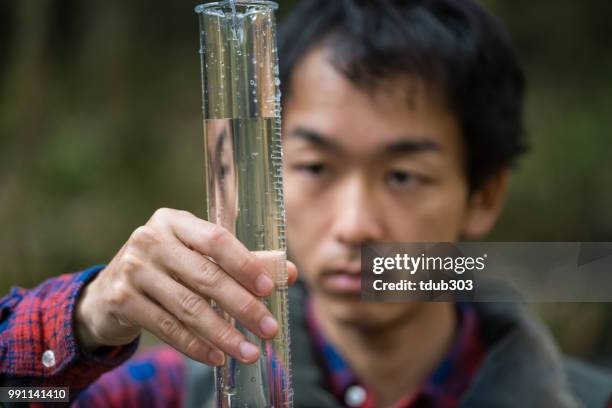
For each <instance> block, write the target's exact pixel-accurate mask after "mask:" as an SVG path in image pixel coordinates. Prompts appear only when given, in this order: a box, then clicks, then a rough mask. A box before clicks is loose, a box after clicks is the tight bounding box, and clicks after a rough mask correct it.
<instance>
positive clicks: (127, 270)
mask: <svg viewBox="0 0 612 408" xmlns="http://www.w3.org/2000/svg"><path fill="white" fill-rule="evenodd" d="M119 265H120V269H119V270H120V271H121V275H122V276H132V275H133V274H134V273H136V271H138V270H139V269H141V268H142V267H143V262H142V260H141V259H140V257H139V256H137V255H136V254H135V253H134V251H133V250H131V249H127V250H126V251H125V252H124V253H123V254H122V255H121V258H120V259H119Z"/></svg>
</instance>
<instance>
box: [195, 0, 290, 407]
mask: <svg viewBox="0 0 612 408" xmlns="http://www.w3.org/2000/svg"><path fill="white" fill-rule="evenodd" d="M277 7H278V6H277V4H276V3H274V2H271V1H257V0H250V1H241V0H236V1H223V2H215V3H207V4H202V5H199V6H197V7H196V13H197V14H198V16H199V22H200V55H201V64H202V90H203V91H202V94H203V95H202V97H203V113H204V152H205V154H204V160H205V177H206V203H207V205H206V210H207V214H206V218H207V219H208V220H209V221H211V222H214V223H217V224H219V225H222V226H223V227H225V228H226V229H228V230H229V231H231V232H232V233H233V234H235V235H236V237H237V238H238V239H239V240H240V241H241V242H242V243H243V244H244V245H245V246H246V247H247V248H248V249H249V250H251V251H253V252H254V253H255V255H256V256H258V257H259V258H261V259H262V261H263V262H264V264H265V266H266V269H267V271H268V273H269V274H270V276H271V277H272V278H273V280H274V281H275V283H276V286H275V290H274V292H273V294H272V295H271V296H268V297H266V298H265V299H263V301H264V303H265V304H266V305H267V306H268V308H269V309H270V311H271V312H272V314H273V315H274V317H275V319H276V320H277V321H278V323H279V333H278V335H277V336H276V337H275V338H274V339H273V340H270V341H262V340H260V339H259V338H258V337H257V336H255V335H254V334H252V333H250V332H249V331H248V330H246V329H245V328H244V327H242V326H241V325H240V324H239V323H238V322H236V321H235V320H234V319H233V318H232V317H231V316H229V315H228V314H227V313H225V312H223V311H222V310H220V308H219V307H218V306H217V305H215V304H214V302H212V303H213V307H215V308H216V309H217V311H218V312H219V313H221V314H222V315H223V316H224V317H225V318H226V319H227V320H229V321H230V322H232V324H234V325H235V326H236V328H237V329H238V330H240V331H241V332H242V333H244V335H245V336H246V337H247V339H248V340H249V341H250V342H252V343H253V344H256V345H258V346H259V348H260V358H259V360H258V361H257V362H256V363H254V364H252V365H245V364H242V363H241V362H240V361H238V360H235V359H233V358H231V356H226V357H227V358H226V363H225V364H224V365H223V366H221V367H218V368H216V369H215V382H216V392H217V394H216V400H217V406H218V407H258V408H259V407H287V406H292V391H291V384H290V354H289V323H288V310H287V309H288V304H287V303H288V301H287V268H286V244H285V213H284V201H283V176H282V167H283V166H282V156H283V154H282V147H281V139H280V130H281V127H280V89H279V85H280V80H279V79H278V58H277V49H276V23H275V16H274V11H275V10H276V8H277Z"/></svg>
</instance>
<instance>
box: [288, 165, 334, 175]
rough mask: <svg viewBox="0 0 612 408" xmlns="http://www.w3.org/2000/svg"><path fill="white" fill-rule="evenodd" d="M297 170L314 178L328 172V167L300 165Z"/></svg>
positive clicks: (296, 167)
mask: <svg viewBox="0 0 612 408" xmlns="http://www.w3.org/2000/svg"><path fill="white" fill-rule="evenodd" d="M295 169H296V170H298V171H301V172H304V173H307V174H309V175H312V176H321V175H322V174H324V173H325V172H326V171H327V170H328V168H327V166H326V165H325V164H323V163H307V164H299V165H297V166H295Z"/></svg>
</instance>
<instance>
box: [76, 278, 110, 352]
mask: <svg viewBox="0 0 612 408" xmlns="http://www.w3.org/2000/svg"><path fill="white" fill-rule="evenodd" d="M91 283H92V282H90V284H89V285H87V286H85V287H84V288H83V292H82V293H81V296H80V297H79V299H78V301H77V304H76V307H75V314H74V330H75V337H76V340H77V343H78V344H79V346H81V347H83V348H85V349H86V350H87V351H90V352H95V351H96V350H97V349H99V348H100V347H102V346H104V344H102V343H101V342H99V341H97V340H96V337H95V336H94V334H93V332H92V330H91V329H90V327H91V320H92V319H90V318H89V317H88V313H87V309H88V303H89V302H88V301H87V299H88V297H87V292H88V290H89V289H90V287H91Z"/></svg>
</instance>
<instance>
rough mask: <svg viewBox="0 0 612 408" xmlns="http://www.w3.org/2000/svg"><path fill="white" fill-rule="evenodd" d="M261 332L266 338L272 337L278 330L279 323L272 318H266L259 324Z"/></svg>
mask: <svg viewBox="0 0 612 408" xmlns="http://www.w3.org/2000/svg"><path fill="white" fill-rule="evenodd" d="M259 328H260V329H261V332H262V333H263V334H264V335H266V336H271V335H273V334H275V333H276V331H277V330H278V323H277V322H276V320H274V318H273V317H272V316H266V317H264V318H263V319H261V321H260V322H259Z"/></svg>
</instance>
